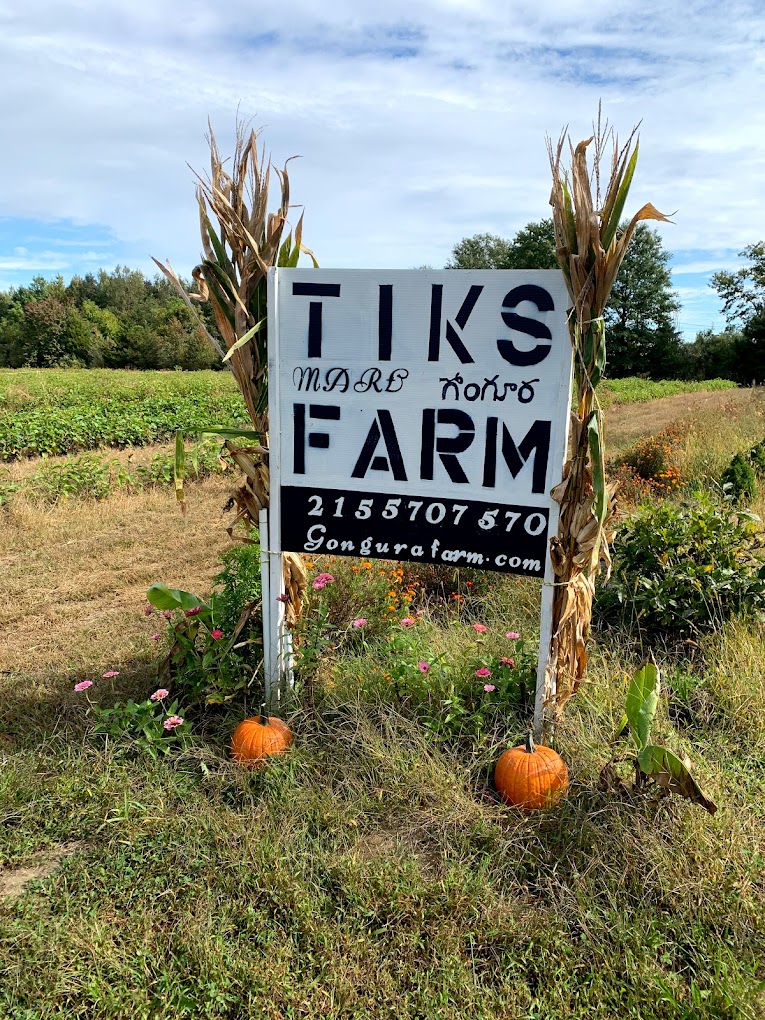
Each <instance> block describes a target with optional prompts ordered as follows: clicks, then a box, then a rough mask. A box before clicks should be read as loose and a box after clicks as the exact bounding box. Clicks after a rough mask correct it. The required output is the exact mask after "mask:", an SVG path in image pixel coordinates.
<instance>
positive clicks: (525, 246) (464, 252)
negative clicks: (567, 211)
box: [445, 220, 558, 269]
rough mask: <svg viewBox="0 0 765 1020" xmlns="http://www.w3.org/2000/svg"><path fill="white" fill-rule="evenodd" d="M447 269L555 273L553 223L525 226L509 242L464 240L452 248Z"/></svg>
mask: <svg viewBox="0 0 765 1020" xmlns="http://www.w3.org/2000/svg"><path fill="white" fill-rule="evenodd" d="M445 268H446V269H557V268H558V263H557V261H556V259H555V233H554V230H553V223H552V220H540V221H539V222H537V223H528V224H526V226H525V227H523V228H522V229H521V230H519V231H518V233H517V234H516V235H515V236H514V237H513V239H512V240H510V241H508V240H506V239H505V238H502V237H498V236H497V235H496V234H474V235H473V236H472V237H464V238H463V239H462V240H461V241H459V242H458V243H457V244H455V246H454V247H453V248H452V253H451V257H450V258H449V261H448V262H447V263H446V267H445Z"/></svg>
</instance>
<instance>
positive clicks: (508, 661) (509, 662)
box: [499, 658, 515, 669]
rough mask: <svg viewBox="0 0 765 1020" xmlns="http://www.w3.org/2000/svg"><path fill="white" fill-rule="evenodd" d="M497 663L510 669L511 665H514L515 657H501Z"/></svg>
mask: <svg viewBox="0 0 765 1020" xmlns="http://www.w3.org/2000/svg"><path fill="white" fill-rule="evenodd" d="M499 664H500V665H501V666H509V667H510V669H512V668H513V666H514V665H515V659H507V658H502V659H500V660H499Z"/></svg>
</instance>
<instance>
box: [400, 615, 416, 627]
mask: <svg viewBox="0 0 765 1020" xmlns="http://www.w3.org/2000/svg"><path fill="white" fill-rule="evenodd" d="M401 626H402V627H413V626H414V620H413V619H412V618H411V616H405V617H404V619H403V620H401Z"/></svg>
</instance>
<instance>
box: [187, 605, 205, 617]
mask: <svg viewBox="0 0 765 1020" xmlns="http://www.w3.org/2000/svg"><path fill="white" fill-rule="evenodd" d="M201 612H202V607H201V606H193V607H192V608H191V609H187V610H186V616H197V614H198V613H201Z"/></svg>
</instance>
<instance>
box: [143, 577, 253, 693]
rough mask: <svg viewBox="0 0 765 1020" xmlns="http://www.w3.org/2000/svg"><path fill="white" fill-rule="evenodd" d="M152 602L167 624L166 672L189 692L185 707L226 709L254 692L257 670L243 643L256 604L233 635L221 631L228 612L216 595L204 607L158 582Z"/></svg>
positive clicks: (244, 613)
mask: <svg viewBox="0 0 765 1020" xmlns="http://www.w3.org/2000/svg"><path fill="white" fill-rule="evenodd" d="M146 597H147V599H148V600H149V603H150V604H151V605H152V606H153V607H155V608H156V609H159V610H160V612H161V614H162V616H163V617H164V618H165V619H166V620H167V626H168V631H169V638H170V649H169V651H168V653H167V657H166V659H165V662H164V664H163V667H162V673H164V674H166V675H167V676H168V677H169V678H170V679H172V681H173V683H175V684H176V686H177V687H178V688H179V689H180V690H181V691H182V692H183V698H184V701H185V702H188V703H191V704H204V705H220V704H224V703H226V702H229V701H232V700H233V699H234V698H236V697H238V696H240V695H242V694H244V693H246V692H247V691H248V690H249V689H250V687H251V686H252V684H253V682H254V679H255V669H253V667H252V664H251V662H249V661H248V660H247V658H245V657H244V656H243V655H242V654H240V651H241V648H242V646H245V647H246V646H247V644H248V642H247V640H246V639H245V641H243V642H240V638H241V635H242V631H243V630H244V628H245V626H246V625H247V623H248V622H249V620H250V617H251V616H252V614H253V612H254V610H255V608H256V605H255V604H253V603H251V604H250V605H248V606H246V607H244V609H243V610H242V612H241V614H240V617H239V620H238V622H237V624H236V626H235V627H234V628H233V630H230V631H229V632H228V633H227V632H225V631H224V630H223V628H222V627H221V623H222V622H223V612H222V608H221V605H220V599H219V597H218V595H217V594H215V593H213V594H212V595H211V596H210V599H209V601H208V602H204V601H203V600H202V599H200V598H198V597H197V596H196V595H193V594H192V593H191V592H188V591H183V590H182V589H178V588H168V586H167V585H166V584H162V583H157V584H153V585H152V586H151V587H150V588H149V590H148V591H147V593H146Z"/></svg>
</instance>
